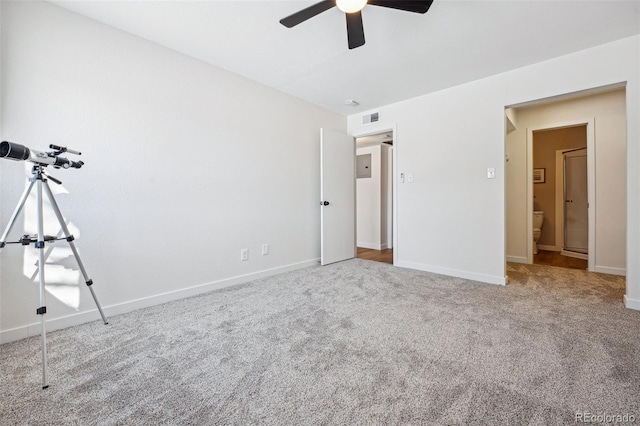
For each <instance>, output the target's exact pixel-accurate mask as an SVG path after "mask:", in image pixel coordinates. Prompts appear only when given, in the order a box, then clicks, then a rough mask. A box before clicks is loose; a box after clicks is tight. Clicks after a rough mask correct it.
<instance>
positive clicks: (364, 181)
mask: <svg viewBox="0 0 640 426" xmlns="http://www.w3.org/2000/svg"><path fill="white" fill-rule="evenodd" d="M367 154H371V177H370V178H358V179H356V198H357V203H356V212H357V213H356V215H357V220H356V223H357V230H356V239H357V243H356V244H357V246H358V247H364V248H370V249H374V250H380V248H381V244H382V240H381V238H382V235H381V233H380V229H381V226H380V224H381V219H382V218H381V186H380V185H381V181H380V179H381V173H382V170H381V169H382V168H381V164H382V159H381V147H380V145H374V146H367V147H363V148H358V149H356V155H367Z"/></svg>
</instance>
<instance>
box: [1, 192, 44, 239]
mask: <svg viewBox="0 0 640 426" xmlns="http://www.w3.org/2000/svg"><path fill="white" fill-rule="evenodd" d="M34 183H35V180H33V181H31V183H29V186H28V187H27V188H26V189H25V190H24V192H23V193H22V197H21V198H20V201H19V202H18V205H17V206H16V209H15V210H14V211H13V214H12V215H11V219H9V224H8V225H7V227H6V228H5V230H4V233H3V234H2V237H0V248H2V247H4V245H5V242H6V240H7V236H8V235H9V232H11V228H13V225H15V223H16V219H17V218H18V215H19V214H20V212H21V211H22V208H23V207H24V204H25V203H26V202H27V197H28V196H29V193H30V192H31V189H32V188H33V184H34Z"/></svg>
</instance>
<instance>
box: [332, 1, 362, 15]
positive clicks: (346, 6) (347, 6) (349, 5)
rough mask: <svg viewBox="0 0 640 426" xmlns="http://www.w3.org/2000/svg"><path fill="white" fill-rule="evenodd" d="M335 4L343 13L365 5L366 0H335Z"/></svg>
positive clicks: (357, 10) (353, 11)
mask: <svg viewBox="0 0 640 426" xmlns="http://www.w3.org/2000/svg"><path fill="white" fill-rule="evenodd" d="M336 5H337V6H338V9H340V10H341V11H343V12H344V13H355V12H360V11H361V10H362V9H363V8H364V7H365V6H366V5H367V0H337V1H336Z"/></svg>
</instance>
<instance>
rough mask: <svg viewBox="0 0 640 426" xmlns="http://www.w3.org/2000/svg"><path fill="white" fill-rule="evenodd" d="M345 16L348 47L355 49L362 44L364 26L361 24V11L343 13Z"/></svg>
mask: <svg viewBox="0 0 640 426" xmlns="http://www.w3.org/2000/svg"><path fill="white" fill-rule="evenodd" d="M345 15H346V17H347V37H348V38H349V49H355V48H356V47H360V46H362V45H363V44H364V26H363V25H362V13H361V12H354V13H345Z"/></svg>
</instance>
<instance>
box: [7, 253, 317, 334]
mask: <svg viewBox="0 0 640 426" xmlns="http://www.w3.org/2000/svg"><path fill="white" fill-rule="evenodd" d="M318 261H319V259H311V260H306V261H303V262H298V263H293V264H290V265H285V266H280V267H277V268H272V269H265V270H263V271H258V272H252V273H250V274H245V275H238V276H236V277H231V278H225V279H222V280H218V281H213V282H210V283H206V284H200V285H196V286H193V287H188V288H182V289H179V290H175V291H170V292H167V293H161V294H156V295H154V296H149V297H144V298H141V299H136V300H130V301H127V302H123V303H118V304H116V305H111V306H106V307H103V311H104V314H105V315H106V316H107V318H108V317H111V316H115V315H120V314H124V313H127V312H132V311H135V310H137V309H142V308H147V307H149V306H155V305H159V304H161V303H166V302H171V301H174V300H179V299H184V298H186V297H191V296H196V295H198V294H202V293H208V292H210V291H213V290H218V289H221V288H225V287H230V286H232V285H236V284H242V283H245V282H248V281H253V280H257V279H260V278H266V277H270V276H272V275H277V274H282V273H284V272H289V271H294V270H296V269H302V268H306V267H309V266H315V265H317V264H318ZM98 320H100V321H102V320H101V319H100V314H99V313H98V310H97V309H93V310H90V311H84V312H79V313H76V314H72V315H67V316H63V317H59V318H52V319H47V321H46V327H47V332H49V331H54V330H61V329H63V328H67V327H72V326H75V325H80V324H84V323H87V322H91V321H98ZM39 335H40V322H37V323H33V324H28V325H25V326H21V327H16V328H12V329H9V330H2V331H0V344H2V343H9V342H13V341H15V340H20V339H24V338H27V337H31V336H39Z"/></svg>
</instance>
